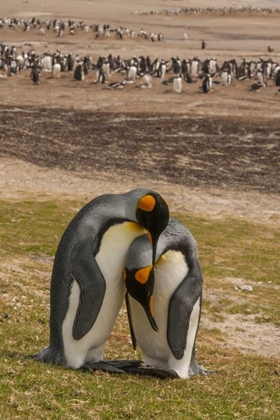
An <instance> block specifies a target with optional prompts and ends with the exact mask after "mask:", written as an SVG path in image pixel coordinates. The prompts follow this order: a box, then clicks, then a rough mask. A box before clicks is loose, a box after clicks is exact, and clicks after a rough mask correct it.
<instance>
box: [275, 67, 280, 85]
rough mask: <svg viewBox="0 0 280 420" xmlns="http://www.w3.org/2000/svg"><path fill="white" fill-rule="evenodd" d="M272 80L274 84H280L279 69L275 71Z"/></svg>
mask: <svg viewBox="0 0 280 420" xmlns="http://www.w3.org/2000/svg"><path fill="white" fill-rule="evenodd" d="M274 82H275V86H280V70H278V71H277V73H276V75H275V79H274Z"/></svg>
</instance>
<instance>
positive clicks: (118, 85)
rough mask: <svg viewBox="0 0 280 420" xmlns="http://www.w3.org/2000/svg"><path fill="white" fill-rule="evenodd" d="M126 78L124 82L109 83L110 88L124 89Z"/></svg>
mask: <svg viewBox="0 0 280 420" xmlns="http://www.w3.org/2000/svg"><path fill="white" fill-rule="evenodd" d="M125 84H126V82H125V80H123V81H122V82H112V83H109V84H108V88H109V89H123V88H124V87H125Z"/></svg>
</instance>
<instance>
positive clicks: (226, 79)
mask: <svg viewBox="0 0 280 420" xmlns="http://www.w3.org/2000/svg"><path fill="white" fill-rule="evenodd" d="M221 78H222V84H223V85H224V86H231V75H230V73H229V72H228V71H227V70H222V73H221Z"/></svg>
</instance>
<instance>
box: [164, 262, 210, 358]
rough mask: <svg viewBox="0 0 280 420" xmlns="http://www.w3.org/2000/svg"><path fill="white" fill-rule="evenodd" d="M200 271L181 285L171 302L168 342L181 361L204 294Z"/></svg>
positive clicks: (189, 276)
mask: <svg viewBox="0 0 280 420" xmlns="http://www.w3.org/2000/svg"><path fill="white" fill-rule="evenodd" d="M202 282H203V278H202V274H201V271H200V269H198V270H195V269H194V270H192V272H189V274H188V275H187V277H186V278H185V279H184V280H183V281H182V282H181V283H180V284H179V286H178V287H177V289H176V290H175V292H174V293H173V296H172V297H171V299H170V302H169V310H168V325H167V341H168V344H169V347H170V349H171V351H172V353H173V356H174V357H175V358H176V359H177V360H180V359H182V358H183V356H184V350H185V349H186V345H187V335H188V329H189V321H190V316H191V313H192V310H193V307H194V304H195V303H196V302H197V300H198V299H199V298H200V297H201V294H202Z"/></svg>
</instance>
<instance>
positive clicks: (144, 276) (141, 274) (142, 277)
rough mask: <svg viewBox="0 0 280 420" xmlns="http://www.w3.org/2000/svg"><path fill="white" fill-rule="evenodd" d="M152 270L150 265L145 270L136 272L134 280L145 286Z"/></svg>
mask: <svg viewBox="0 0 280 420" xmlns="http://www.w3.org/2000/svg"><path fill="white" fill-rule="evenodd" d="M152 268H153V266H152V265H149V266H148V267H145V268H141V270H138V271H137V272H136V274H135V279H136V280H137V281H138V282H139V283H141V284H145V283H146V282H147V281H148V279H149V275H150V272H151V269H152Z"/></svg>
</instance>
